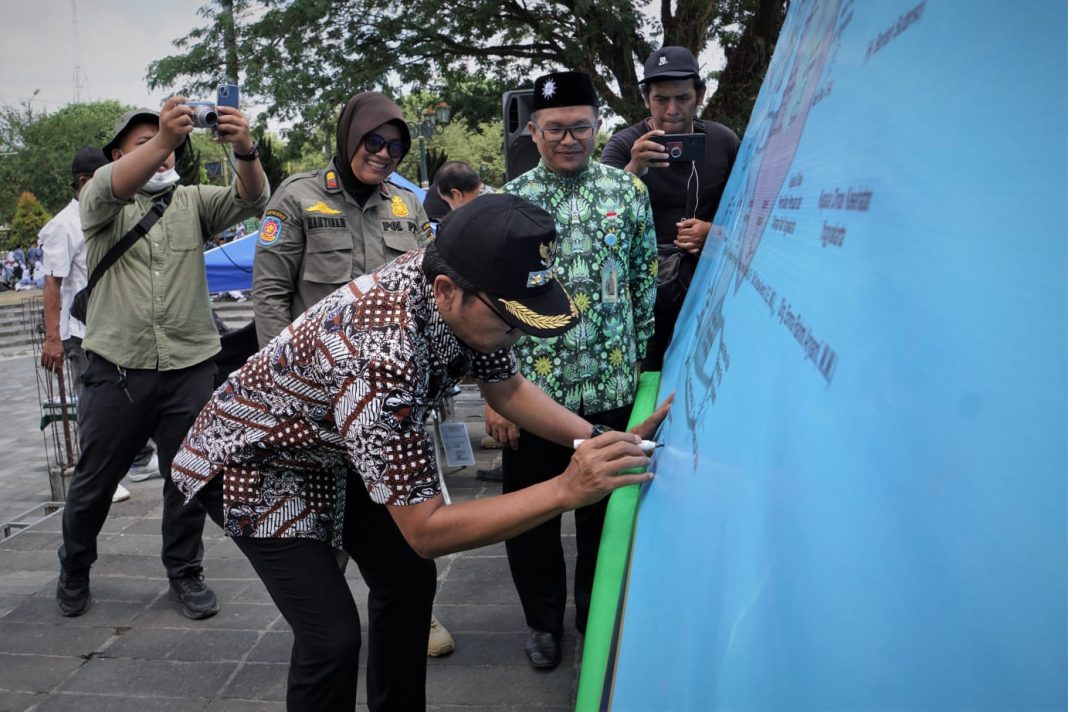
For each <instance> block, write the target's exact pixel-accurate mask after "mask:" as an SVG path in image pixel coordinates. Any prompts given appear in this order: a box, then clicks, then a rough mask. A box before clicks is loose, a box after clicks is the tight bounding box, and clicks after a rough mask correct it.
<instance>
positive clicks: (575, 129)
mask: <svg viewBox="0 0 1068 712" xmlns="http://www.w3.org/2000/svg"><path fill="white" fill-rule="evenodd" d="M534 128H536V129H537V130H538V131H541V135H542V136H544V137H545V140H546V141H550V142H552V143H558V142H560V141H563V140H564V134H571V138H573V139H575V140H576V141H585V140H586V139H588V138H590V137H591V136H593V128H594V127H593V126H590V125H589V124H582V125H580V126H552V127H550V128H547V129H546V128H542V127H541V126H538V125H537V124H534Z"/></svg>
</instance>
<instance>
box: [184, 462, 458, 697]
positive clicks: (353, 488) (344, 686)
mask: <svg viewBox="0 0 1068 712" xmlns="http://www.w3.org/2000/svg"><path fill="white" fill-rule="evenodd" d="M197 496H198V497H199V498H200V501H201V502H202V504H203V505H204V507H205V508H206V509H207V510H208V514H209V515H210V516H211V518H212V520H214V521H215V523H216V524H219V525H220V526H222V523H223V501H222V478H220V477H217V478H215V479H214V480H212V481H211V482H209V483H208V484H207V485H206V486H205V487H204V488H203V489H202V490H201V491H200V493H199V494H198V495H197ZM234 541H235V542H236V543H237V546H238V547H239V548H240V549H241V551H242V552H243V553H244V554H245V556H246V557H248V560H249V561H250V562H251V563H252V567H253V568H254V569H255V570H256V573H257V574H258V575H259V577H260V578H261V579H262V580H263V583H264V584H265V585H266V586H267V591H268V592H269V593H270V594H271V598H272V599H273V600H274V602H275V605H277V606H278V610H279V611H281V613H282V616H283V617H284V618H285V619H286V622H287V623H289V626H290V628H292V629H293V651H292V653H291V655H290V662H289V680H288V688H287V691H286V709H287V710H289V712H305V711H307V712H325V711H330V712H333V711H334V710H339V711H340V710H344V711H345V712H350V711H351V710H352V709H354V708H355V706H356V683H357V666H358V660H359V654H360V616H359V614H358V613H357V610H356V602H355V601H354V600H353V598H352V592H351V591H350V590H349V586H348V583H347V582H346V581H345V574H344V572H343V571H342V570H341V569H340V568H339V567H338V562H337V558H336V556H335V554H336V551H335V550H334V549H333V548H332V547H330V546H329V545H328V544H326V543H324V542H321V541H317V540H314V539H255V538H252V537H234ZM343 543H344V547H345V551H346V552H347V553H348V554H349V556H351V557H352V558H353V559H354V560H355V561H356V565H357V566H358V567H359V568H360V574H361V575H362V576H363V579H364V581H365V582H366V583H367V586H368V587H369V588H370V592H369V594H368V598H367V610H368V616H369V618H370V620H369V621H368V627H367V647H368V650H367V706H368V708H369V709H371V710H372V711H373V712H378V711H387V710H398V711H402V710H403V711H405V712H407V711H408V710H423V709H425V708H426V641H427V637H428V636H429V635H430V611H431V608H432V607H433V604H434V593H435V587H436V585H437V567H436V565H435V564H434V562H433V561H431V560H427V559H423V558H420V557H419V555H418V554H416V553H415V551H414V550H412V548H411V547H410V546H408V543H407V542H406V541H405V540H404V537H403V536H402V535H401V533H400V530H399V529H398V528H397V525H396V524H395V523H394V522H393V518H392V517H390V515H389V512H388V510H387V509H386V507H385V506H383V505H380V504H375V503H374V502H372V501H371V498H370V496H369V495H368V494H367V489H366V487H364V485H363V481H362V480H360V478H359V477H358V476H355V475H354V476H353V477H352V478H350V480H349V486H348V487H347V489H346V497H345V529H344V533H343Z"/></svg>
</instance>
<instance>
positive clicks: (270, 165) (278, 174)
mask: <svg viewBox="0 0 1068 712" xmlns="http://www.w3.org/2000/svg"><path fill="white" fill-rule="evenodd" d="M253 137H254V138H255V139H256V143H257V145H258V146H259V150H260V165H262V166H263V172H264V174H266V176H267V183H269V184H270V186H271V190H272V191H275V190H277V189H278V186H279V185H281V184H282V181H284V180H285V179H286V178H288V177H289V172H288V171H287V170H286V161H285V160H284V159H283V158H282V156H281V155H280V154H279V153H278V151H277V150H276V146H275V139H274V138H273V137H271V135H270V134H268V133H267V130H266V129H265V128H263V127H262V126H261V127H258V128H257V129H256V130H255V131H253Z"/></svg>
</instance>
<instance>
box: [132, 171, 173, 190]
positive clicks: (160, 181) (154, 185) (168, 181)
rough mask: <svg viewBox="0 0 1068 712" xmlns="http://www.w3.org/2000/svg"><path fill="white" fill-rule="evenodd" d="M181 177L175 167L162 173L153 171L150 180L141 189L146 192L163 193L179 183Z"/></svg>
mask: <svg viewBox="0 0 1068 712" xmlns="http://www.w3.org/2000/svg"><path fill="white" fill-rule="evenodd" d="M179 177H180V176H179V175H178V171H176V170H174V169H173V168H171V169H170V170H166V171H163V172H162V173H159V172H156V173H153V174H152V177H151V178H149V179H148V182H147V183H145V184H144V185H143V186H142V187H141V190H143V191H145V192H146V193H161V192H163V191H165V190H167V188H170V187H171V186H172V185H174V184H175V183H177V182H178V180H179Z"/></svg>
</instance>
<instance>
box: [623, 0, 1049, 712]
mask: <svg viewBox="0 0 1068 712" xmlns="http://www.w3.org/2000/svg"><path fill="white" fill-rule="evenodd" d="M1066 8H1068V5H1066V4H1065V3H1063V2H1053V1H1049V2H1030V3H1023V4H1005V3H1001V2H993V1H992V0H983V1H975V2H944V1H943V2H934V1H933V0H931V1H926V0H923V1H919V2H917V1H915V0H907V1H900V2H898V1H893V2H891V1H889V0H887V1H882V2H853V1H851V0H818V1H813V0H795V2H792V3H791V6H790V11H789V15H788V17H787V21H786V23H785V25H784V27H783V31H782V35H781V37H780V39H779V43H778V46H777V47H776V50H775V56H774V59H773V61H772V63H771V67H770V69H769V71H768V74H767V77H766V80H765V82H764V86H763V88H762V90H761V92H760V95H759V98H758V100H757V104H756V107H755V110H754V113H753V116H752V119H751V122H750V124H749V127H748V129H747V131H746V133H745V137H744V141H743V144H742V147H741V149H740V152H739V155H738V160H737V163H736V165H735V168H734V172H733V174H732V176H731V179H730V182H729V184H728V186H727V189H726V193H725V194H724V197H723V200H722V202H721V204H720V210H719V213H718V215H717V217H716V221H715V222H716V225H715V227H714V235H713V237H712V239H711V240H710V242H709V245H708V246H706V249H705V252H704V255H703V256H702V260H701V264H700V267H699V269H698V273H697V276H696V277H695V280H694V283H693V286H692V287H691V292H690V294H689V296H688V298H687V301H686V304H685V306H684V309H683V312H682V315H681V317H680V319H679V326H678V328H677V331H676V334H675V340H674V343H673V345H672V348H671V350H670V352H669V354H668V359H667V362H666V364H665V369H664V373H663V384H662V387H661V394H662V395H665V394H666V393H668V392H671V391H674V392H675V394H676V401H675V406H674V408H673V409H672V412H671V414H670V416H669V420H668V421H667V422H666V424H665V426H664V428H663V431H662V433H661V438H662V439H663V440H664V442H665V443H666V445H665V447H663V448H661V449H660V451H658V454H657V455H656V459H655V461H654V467H655V471H656V473H657V477H656V479H655V480H654V481H653V482H652V483H650V484H649V485H647V486H646V487H645V489H644V490H643V492H642V500H641V505H640V510H639V514H638V520H637V524H636V530H635V540H634V546H633V553H632V560H631V567H630V574H629V579H628V581H629V583H628V585H627V589H626V591H625V600H624V604H623V612H622V623H621V628H620V630H619V635H618V641H619V645H618V651H617V659H616V666H615V670H614V675H613V678H612V679H613V684H612V688H611V695H610V698H609V706H610V707H611V709H612V710H635V711H637V710H641V711H647V710H706V709H790V710H801V709H821V710H822V709H877V708H878V709H980V708H982V709H1065V708H1066V707H1068V682H1066V678H1068V658H1066V650H1068V616H1066V608H1068V587H1066V569H1068V527H1066V504H1068V489H1066V480H1068V445H1066V442H1068V415H1066V411H1068V407H1066V400H1068V379H1066V360H1068V354H1066V348H1068V327H1066V324H1068V321H1066V310H1068V291H1066V283H1068V251H1066V244H1068V218H1066V212H1068V208H1066V203H1068V180H1066V164H1068V144H1066V136H1068V113H1066V92H1068V74H1066V61H1068V60H1066V44H1068V10H1066Z"/></svg>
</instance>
